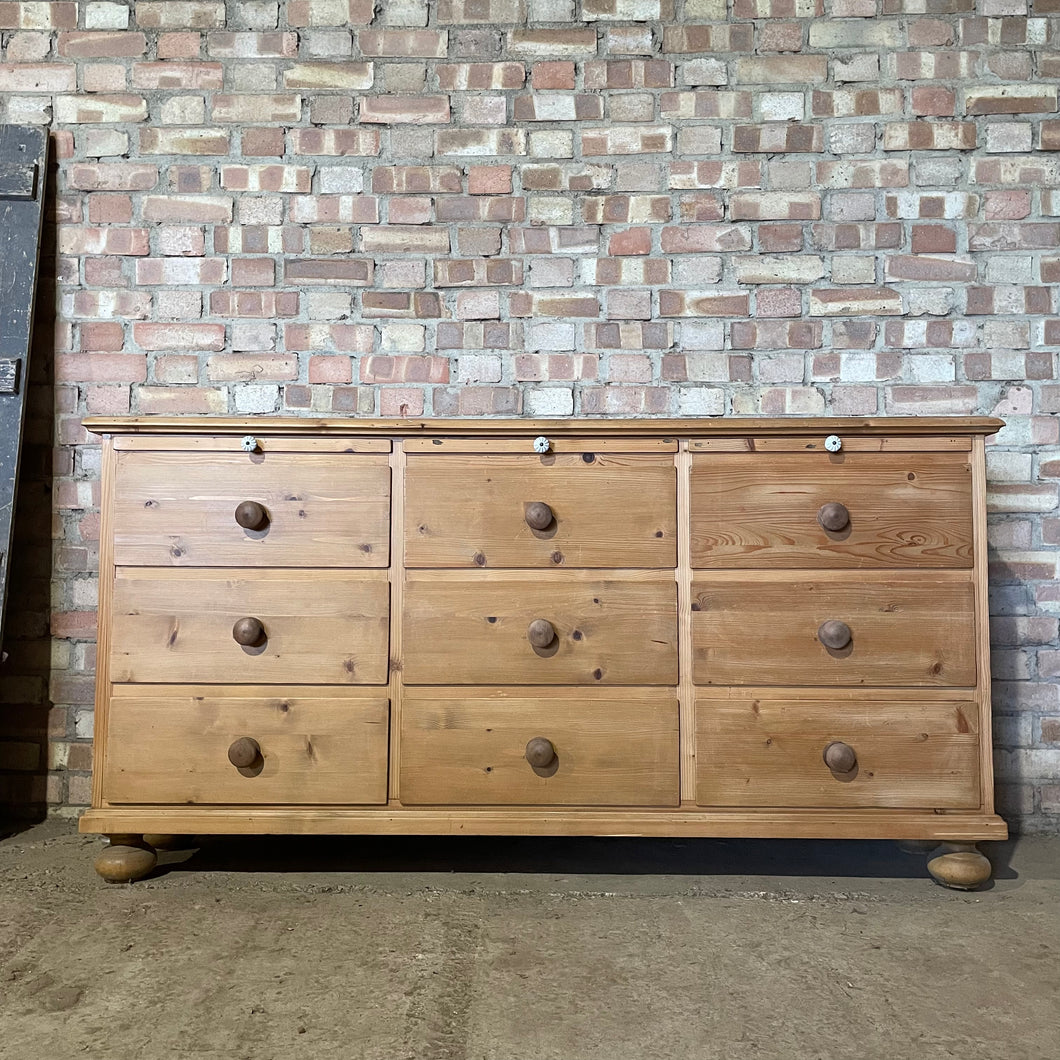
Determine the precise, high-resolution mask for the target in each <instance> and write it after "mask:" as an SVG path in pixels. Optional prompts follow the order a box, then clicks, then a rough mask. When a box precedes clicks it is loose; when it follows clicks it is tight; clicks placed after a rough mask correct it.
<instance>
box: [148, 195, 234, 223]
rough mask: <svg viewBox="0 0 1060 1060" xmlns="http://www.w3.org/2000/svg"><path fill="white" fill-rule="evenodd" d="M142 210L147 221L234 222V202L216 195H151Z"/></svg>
mask: <svg viewBox="0 0 1060 1060" xmlns="http://www.w3.org/2000/svg"><path fill="white" fill-rule="evenodd" d="M142 208H143V218H144V220H145V221H177V222H181V221H190V222H202V223H204V224H216V223H222V224H225V223H227V222H229V221H231V220H232V200H231V199H230V198H227V197H223V198H222V197H220V196H215V195H198V196H191V195H189V196H174V195H149V196H147V197H146V198H145V199H144V200H143V207H142Z"/></svg>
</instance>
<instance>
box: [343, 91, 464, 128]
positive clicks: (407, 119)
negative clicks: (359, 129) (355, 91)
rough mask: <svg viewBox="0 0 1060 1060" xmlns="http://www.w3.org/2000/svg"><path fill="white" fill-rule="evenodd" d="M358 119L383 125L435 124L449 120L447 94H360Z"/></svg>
mask: <svg viewBox="0 0 1060 1060" xmlns="http://www.w3.org/2000/svg"><path fill="white" fill-rule="evenodd" d="M358 108H359V111H360V120H361V121H362V122H372V123H377V124H384V125H396V124H408V125H436V124H439V123H442V124H444V123H447V122H448V121H449V120H450V114H449V97H448V96H419V97H402V96H362V97H361V98H360V100H359V103H358Z"/></svg>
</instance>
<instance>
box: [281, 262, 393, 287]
mask: <svg viewBox="0 0 1060 1060" xmlns="http://www.w3.org/2000/svg"><path fill="white" fill-rule="evenodd" d="M283 274H284V280H285V282H287V283H289V284H298V285H299V286H307V287H316V286H320V285H328V286H330V285H333V284H337V285H340V286H343V287H365V286H368V285H370V284H371V283H372V281H373V278H374V263H373V262H372V261H371V259H369V258H293V259H292V258H289V259H287V260H286V261H285V262H284V270H283Z"/></svg>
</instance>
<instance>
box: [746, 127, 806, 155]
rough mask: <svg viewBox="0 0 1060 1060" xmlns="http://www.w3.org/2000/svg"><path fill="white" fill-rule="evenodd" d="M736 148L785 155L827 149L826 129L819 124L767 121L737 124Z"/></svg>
mask: <svg viewBox="0 0 1060 1060" xmlns="http://www.w3.org/2000/svg"><path fill="white" fill-rule="evenodd" d="M732 149H733V151H735V152H737V153H740V152H759V153H762V154H785V153H792V152H800V153H805V152H811V153H814V154H817V153H819V152H821V151H822V150H823V149H824V129H823V128H822V127H821V126H820V125H798V124H791V123H789V122H767V123H766V124H764V125H737V126H735V128H734V129H733V139H732Z"/></svg>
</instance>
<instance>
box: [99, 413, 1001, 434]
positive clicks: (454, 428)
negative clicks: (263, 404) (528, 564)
mask: <svg viewBox="0 0 1060 1060" xmlns="http://www.w3.org/2000/svg"><path fill="white" fill-rule="evenodd" d="M1004 425H1005V423H1004V420H999V419H997V418H995V417H992V416H866V417H861V416H799V417H793V416H776V417H758V416H746V417H744V416H733V417H728V416H726V417H715V418H710V417H703V418H701V419H662V418H659V419H652V418H647V419H622V418H621V417H614V418H611V419H588V418H586V419H581V418H578V419H563V420H556V419H552V420H547V419H546V420H532V419H517V420H510V419H509V420H505V419H492V418H490V417H488V416H478V417H468V418H466V419H442V418H439V419H411V418H410V419H357V418H349V417H330V416H323V417H316V418H311V417H304V416H269V417H267V418H263V417H261V416H88V417H86V418H85V420H84V426H85V429H86V430H89V431H94V432H95V433H97V434H100V433H106V434H109V433H120V434H136V433H145V434H220V433H225V434H228V433H232V434H254V435H259V434H260V435H263V436H264V435H269V434H283V435H289V436H294V435H300V434H301V435H312V436H317V437H319V436H322V435H331V434H351V435H372V434H388V435H393V436H394V437H398V438H414V437H416V436H417V435H418V436H428V437H430V436H446V435H448V436H462V437H497V438H503V437H511V435H512V434H513V433H515V434H520V435H523V436H525V435H527V434H531V433H532V434H544V435H551V434H554V435H556V437H557V438H558V437H567V436H571V435H581V436H584V437H587V438H591V437H595V436H612V435H614V436H622V437H630V436H640V437H646V438H657V437H659V436H660V435H670V436H674V437H678V438H701V437H715V436H722V435H733V434H738V435H741V436H750V437H756V436H758V435H780V436H795V435H821V437H822V438H823V437H826V436H827V435H829V434H839V435H842V434H844V433H847V434H849V435H851V436H853V435H866V434H868V435H883V436H888V437H894V436H897V435H915V436H918V437H933V436H940V435H956V434H993V433H995V432H996V431H998V430H1000V429H1001V428H1002V427H1003V426H1004Z"/></svg>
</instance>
